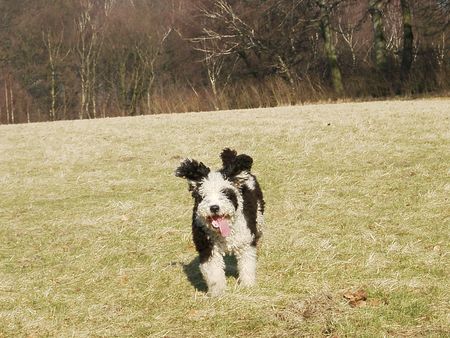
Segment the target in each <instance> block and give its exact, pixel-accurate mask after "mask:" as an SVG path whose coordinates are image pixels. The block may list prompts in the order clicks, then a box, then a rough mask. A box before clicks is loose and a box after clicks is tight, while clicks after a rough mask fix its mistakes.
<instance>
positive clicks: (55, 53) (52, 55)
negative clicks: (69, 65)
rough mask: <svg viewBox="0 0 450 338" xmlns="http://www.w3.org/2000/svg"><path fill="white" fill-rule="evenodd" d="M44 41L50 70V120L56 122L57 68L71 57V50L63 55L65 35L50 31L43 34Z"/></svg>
mask: <svg viewBox="0 0 450 338" xmlns="http://www.w3.org/2000/svg"><path fill="white" fill-rule="evenodd" d="M42 40H43V42H44V45H45V47H46V49H47V53H48V65H49V68H50V112H49V113H50V120H52V121H55V120H56V119H57V118H58V116H57V107H56V104H57V97H58V90H57V83H56V78H57V68H58V66H59V64H60V63H61V62H62V61H63V60H64V59H65V58H66V57H67V55H69V53H70V50H67V52H65V53H63V52H62V51H61V48H62V46H63V40H64V34H63V32H61V33H60V34H54V33H52V32H50V31H47V32H44V31H43V32H42Z"/></svg>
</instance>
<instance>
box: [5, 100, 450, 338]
mask: <svg viewBox="0 0 450 338" xmlns="http://www.w3.org/2000/svg"><path fill="white" fill-rule="evenodd" d="M228 146H229V147H233V148H235V149H237V150H238V151H239V152H245V153H247V154H250V155H251V156H252V157H253V158H254V161H255V164H254V172H255V173H256V174H257V176H258V178H259V180H260V182H261V185H262V187H263V189H264V192H265V197H266V202H267V211H266V229H265V236H264V238H263V242H262V247H261V251H260V257H259V266H258V269H259V270H258V272H259V276H258V278H259V285H258V287H256V288H254V289H252V290H244V289H241V288H239V287H238V286H237V284H236V281H235V278H234V277H233V276H232V275H233V266H232V265H233V264H232V263H233V262H232V260H230V262H231V266H230V267H229V270H230V271H229V272H230V273H229V274H230V277H229V278H228V290H227V293H226V295H225V296H224V297H222V298H219V299H210V298H207V297H206V296H205V295H204V292H203V291H202V290H204V284H203V283H202V281H201V278H200V274H199V271H198V268H197V265H196V264H197V261H196V260H195V257H196V253H195V250H194V248H193V245H192V242H191V238H190V216H191V206H192V205H191V200H190V196H189V193H188V192H187V187H186V186H185V182H184V181H183V180H180V179H177V178H175V177H174V176H173V171H174V169H175V167H176V166H177V165H178V163H179V162H180V160H181V159H183V158H184V157H192V158H196V159H199V160H202V161H204V162H205V163H207V164H211V165H212V166H218V165H219V158H218V154H219V152H220V151H221V149H222V148H224V147H228ZM449 163H450V100H449V99H440V100H416V101H391V102H371V103H357V104H350V103H348V104H331V105H309V106H299V107H284V108H269V109H255V110H242V111H223V112H214V113H190V114H182V115H161V116H146V117H136V118H116V119H106V120H95V121H72V122H57V123H42V124H31V125H16V126H0V187H1V189H0V337H2V336H4V337H17V336H24V337H25V336H28V337H47V336H58V337H67V336H74V337H88V336H89V337H92V336H94V337H99V336H103V337H113V336H117V337H126V336H132V337H139V336H155V337H163V336H167V337H199V336H205V337H226V336H230V337H231V336H234V337H247V336H256V337H265V336H268V337H294V336H295V337H298V336H308V337H317V336H336V337H337V336H339V337H343V336H358V337H376V336H378V337H381V336H393V337H401V336H407V337H412V336H417V337H422V336H431V337H433V336H434V337H444V336H449V335H450V332H449V329H448V328H449V327H450V325H449V324H450V320H449V313H450V311H449V310H450V309H449V303H450V297H449V290H450V285H449V284H450V283H449V277H448V276H449V272H450V271H449V256H448V252H449V222H450V211H449V210H450V209H449V196H450V180H449V178H450V165H449ZM359 289H363V290H364V291H365V292H366V293H367V300H365V301H362V302H361V303H358V306H356V307H352V306H350V305H349V304H348V303H347V300H346V299H345V298H344V297H343V295H344V294H348V293H349V292H350V293H352V292H355V291H357V290H359Z"/></svg>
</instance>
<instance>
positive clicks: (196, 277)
mask: <svg viewBox="0 0 450 338" xmlns="http://www.w3.org/2000/svg"><path fill="white" fill-rule="evenodd" d="M224 260H225V276H226V277H234V278H236V279H237V278H238V270H237V261H236V257H234V256H231V255H226V256H225V257H224ZM183 271H184V273H185V274H186V276H187V278H188V280H189V282H190V283H191V284H192V286H193V287H195V288H196V289H197V290H198V291H202V292H206V291H207V290H208V288H207V286H206V283H205V280H204V279H203V276H202V273H201V271H200V260H199V258H198V257H197V258H194V259H193V260H192V261H191V262H190V263H189V264H183Z"/></svg>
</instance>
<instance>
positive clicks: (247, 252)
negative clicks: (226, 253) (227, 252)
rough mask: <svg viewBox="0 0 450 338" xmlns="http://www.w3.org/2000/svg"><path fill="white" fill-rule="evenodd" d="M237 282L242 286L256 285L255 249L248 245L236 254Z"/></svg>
mask: <svg viewBox="0 0 450 338" xmlns="http://www.w3.org/2000/svg"><path fill="white" fill-rule="evenodd" d="M236 258H237V263H238V271H239V282H240V284H241V285H242V286H246V287H249V286H253V285H255V283H256V247H254V246H253V245H248V246H247V247H245V248H244V249H243V250H240V251H239V252H238V253H237V254H236Z"/></svg>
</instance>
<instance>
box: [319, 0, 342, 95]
mask: <svg viewBox="0 0 450 338" xmlns="http://www.w3.org/2000/svg"><path fill="white" fill-rule="evenodd" d="M320 12H321V17H320V31H321V33H322V38H323V42H324V48H325V55H326V57H327V60H328V65H329V67H330V73H331V82H332V84H333V89H334V91H335V92H336V94H338V95H342V94H343V93H344V86H343V84H342V75H341V70H340V69H339V65H338V62H337V55H336V49H335V47H334V45H333V41H332V36H331V27H330V15H329V13H328V9H327V8H326V6H325V2H324V1H321V2H320Z"/></svg>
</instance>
